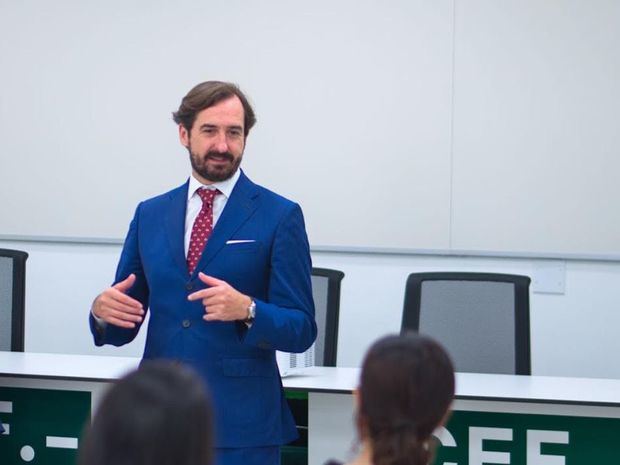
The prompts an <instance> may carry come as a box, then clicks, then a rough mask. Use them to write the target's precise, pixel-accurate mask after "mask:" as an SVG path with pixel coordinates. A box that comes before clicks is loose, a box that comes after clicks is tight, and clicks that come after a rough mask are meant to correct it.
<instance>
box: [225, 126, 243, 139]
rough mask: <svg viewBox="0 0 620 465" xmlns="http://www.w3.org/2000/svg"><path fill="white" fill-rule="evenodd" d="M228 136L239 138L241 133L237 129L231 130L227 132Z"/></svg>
mask: <svg viewBox="0 0 620 465" xmlns="http://www.w3.org/2000/svg"><path fill="white" fill-rule="evenodd" d="M228 134H229V135H230V136H232V137H241V136H242V135H243V131H241V129H238V128H232V129H229V130H228Z"/></svg>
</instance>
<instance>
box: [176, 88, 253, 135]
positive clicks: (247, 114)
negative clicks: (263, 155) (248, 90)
mask: <svg viewBox="0 0 620 465" xmlns="http://www.w3.org/2000/svg"><path fill="white" fill-rule="evenodd" d="M233 96H237V97H238V98H239V100H241V104H242V105H243V115H244V118H243V131H244V135H245V136H246V137H247V135H248V134H249V132H250V129H252V126H254V124H255V123H256V116H255V115H254V110H253V109H252V106H251V105H250V102H249V101H248V99H247V97H246V96H245V95H244V94H243V92H241V89H239V87H238V86H237V85H236V84H233V83H231V82H222V81H205V82H201V83H200V84H198V85H197V86H195V87H194V88H193V89H192V90H190V91H189V92H188V93H187V95H186V96H185V97H183V100H182V101H181V105H180V106H179V109H178V110H177V111H174V112H172V119H173V120H174V122H175V123H177V124H181V125H183V127H184V128H185V129H187V130H188V131H191V129H192V126H193V125H194V121H196V115H197V114H198V113H199V112H201V111H202V110H204V109H205V108H209V107H212V106H214V105H217V104H218V103H220V102H222V101H223V100H227V99H229V98H231V97H233Z"/></svg>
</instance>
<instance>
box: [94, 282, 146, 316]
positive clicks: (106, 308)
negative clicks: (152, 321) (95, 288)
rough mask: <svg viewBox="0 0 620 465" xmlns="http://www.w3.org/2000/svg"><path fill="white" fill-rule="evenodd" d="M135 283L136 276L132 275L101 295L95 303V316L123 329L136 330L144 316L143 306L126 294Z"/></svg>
mask: <svg viewBox="0 0 620 465" xmlns="http://www.w3.org/2000/svg"><path fill="white" fill-rule="evenodd" d="M135 282H136V275H135V274H133V273H132V274H130V275H129V276H128V277H127V279H125V280H124V281H121V282H119V283H116V284H115V285H114V286H112V287H108V288H107V289H106V290H105V291H103V292H102V293H101V294H99V296H97V298H96V299H95V301H94V302H93V309H92V312H93V315H95V316H96V317H97V318H100V319H101V320H103V321H105V322H106V323H109V324H112V325H115V326H119V327H121V328H135V327H136V323H141V322H142V316H143V315H144V309H143V308H142V304H141V303H140V302H138V301H137V300H136V299H132V298H131V297H129V296H128V295H127V294H126V292H127V291H128V290H129V289H130V288H131V286H133V284H134V283H135Z"/></svg>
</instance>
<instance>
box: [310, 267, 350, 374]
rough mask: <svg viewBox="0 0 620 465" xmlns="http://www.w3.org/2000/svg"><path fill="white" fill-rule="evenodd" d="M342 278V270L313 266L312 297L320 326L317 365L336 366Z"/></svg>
mask: <svg viewBox="0 0 620 465" xmlns="http://www.w3.org/2000/svg"><path fill="white" fill-rule="evenodd" d="M342 278H344V273H343V272H342V271H338V270H330V269H327V268H312V297H313V298H314V308H315V318H316V324H317V327H318V334H317V337H316V342H315V352H314V364H315V365H316V366H326V367H335V366H336V355H337V351H338V319H339V316H340V282H341V281H342Z"/></svg>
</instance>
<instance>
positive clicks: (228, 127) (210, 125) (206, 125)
mask: <svg viewBox="0 0 620 465" xmlns="http://www.w3.org/2000/svg"><path fill="white" fill-rule="evenodd" d="M217 128H218V126H217V125H216V124H209V123H205V124H202V125H201V126H200V129H217ZM226 129H238V130H239V131H243V127H242V126H239V125H236V124H235V125H233V126H226Z"/></svg>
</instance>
